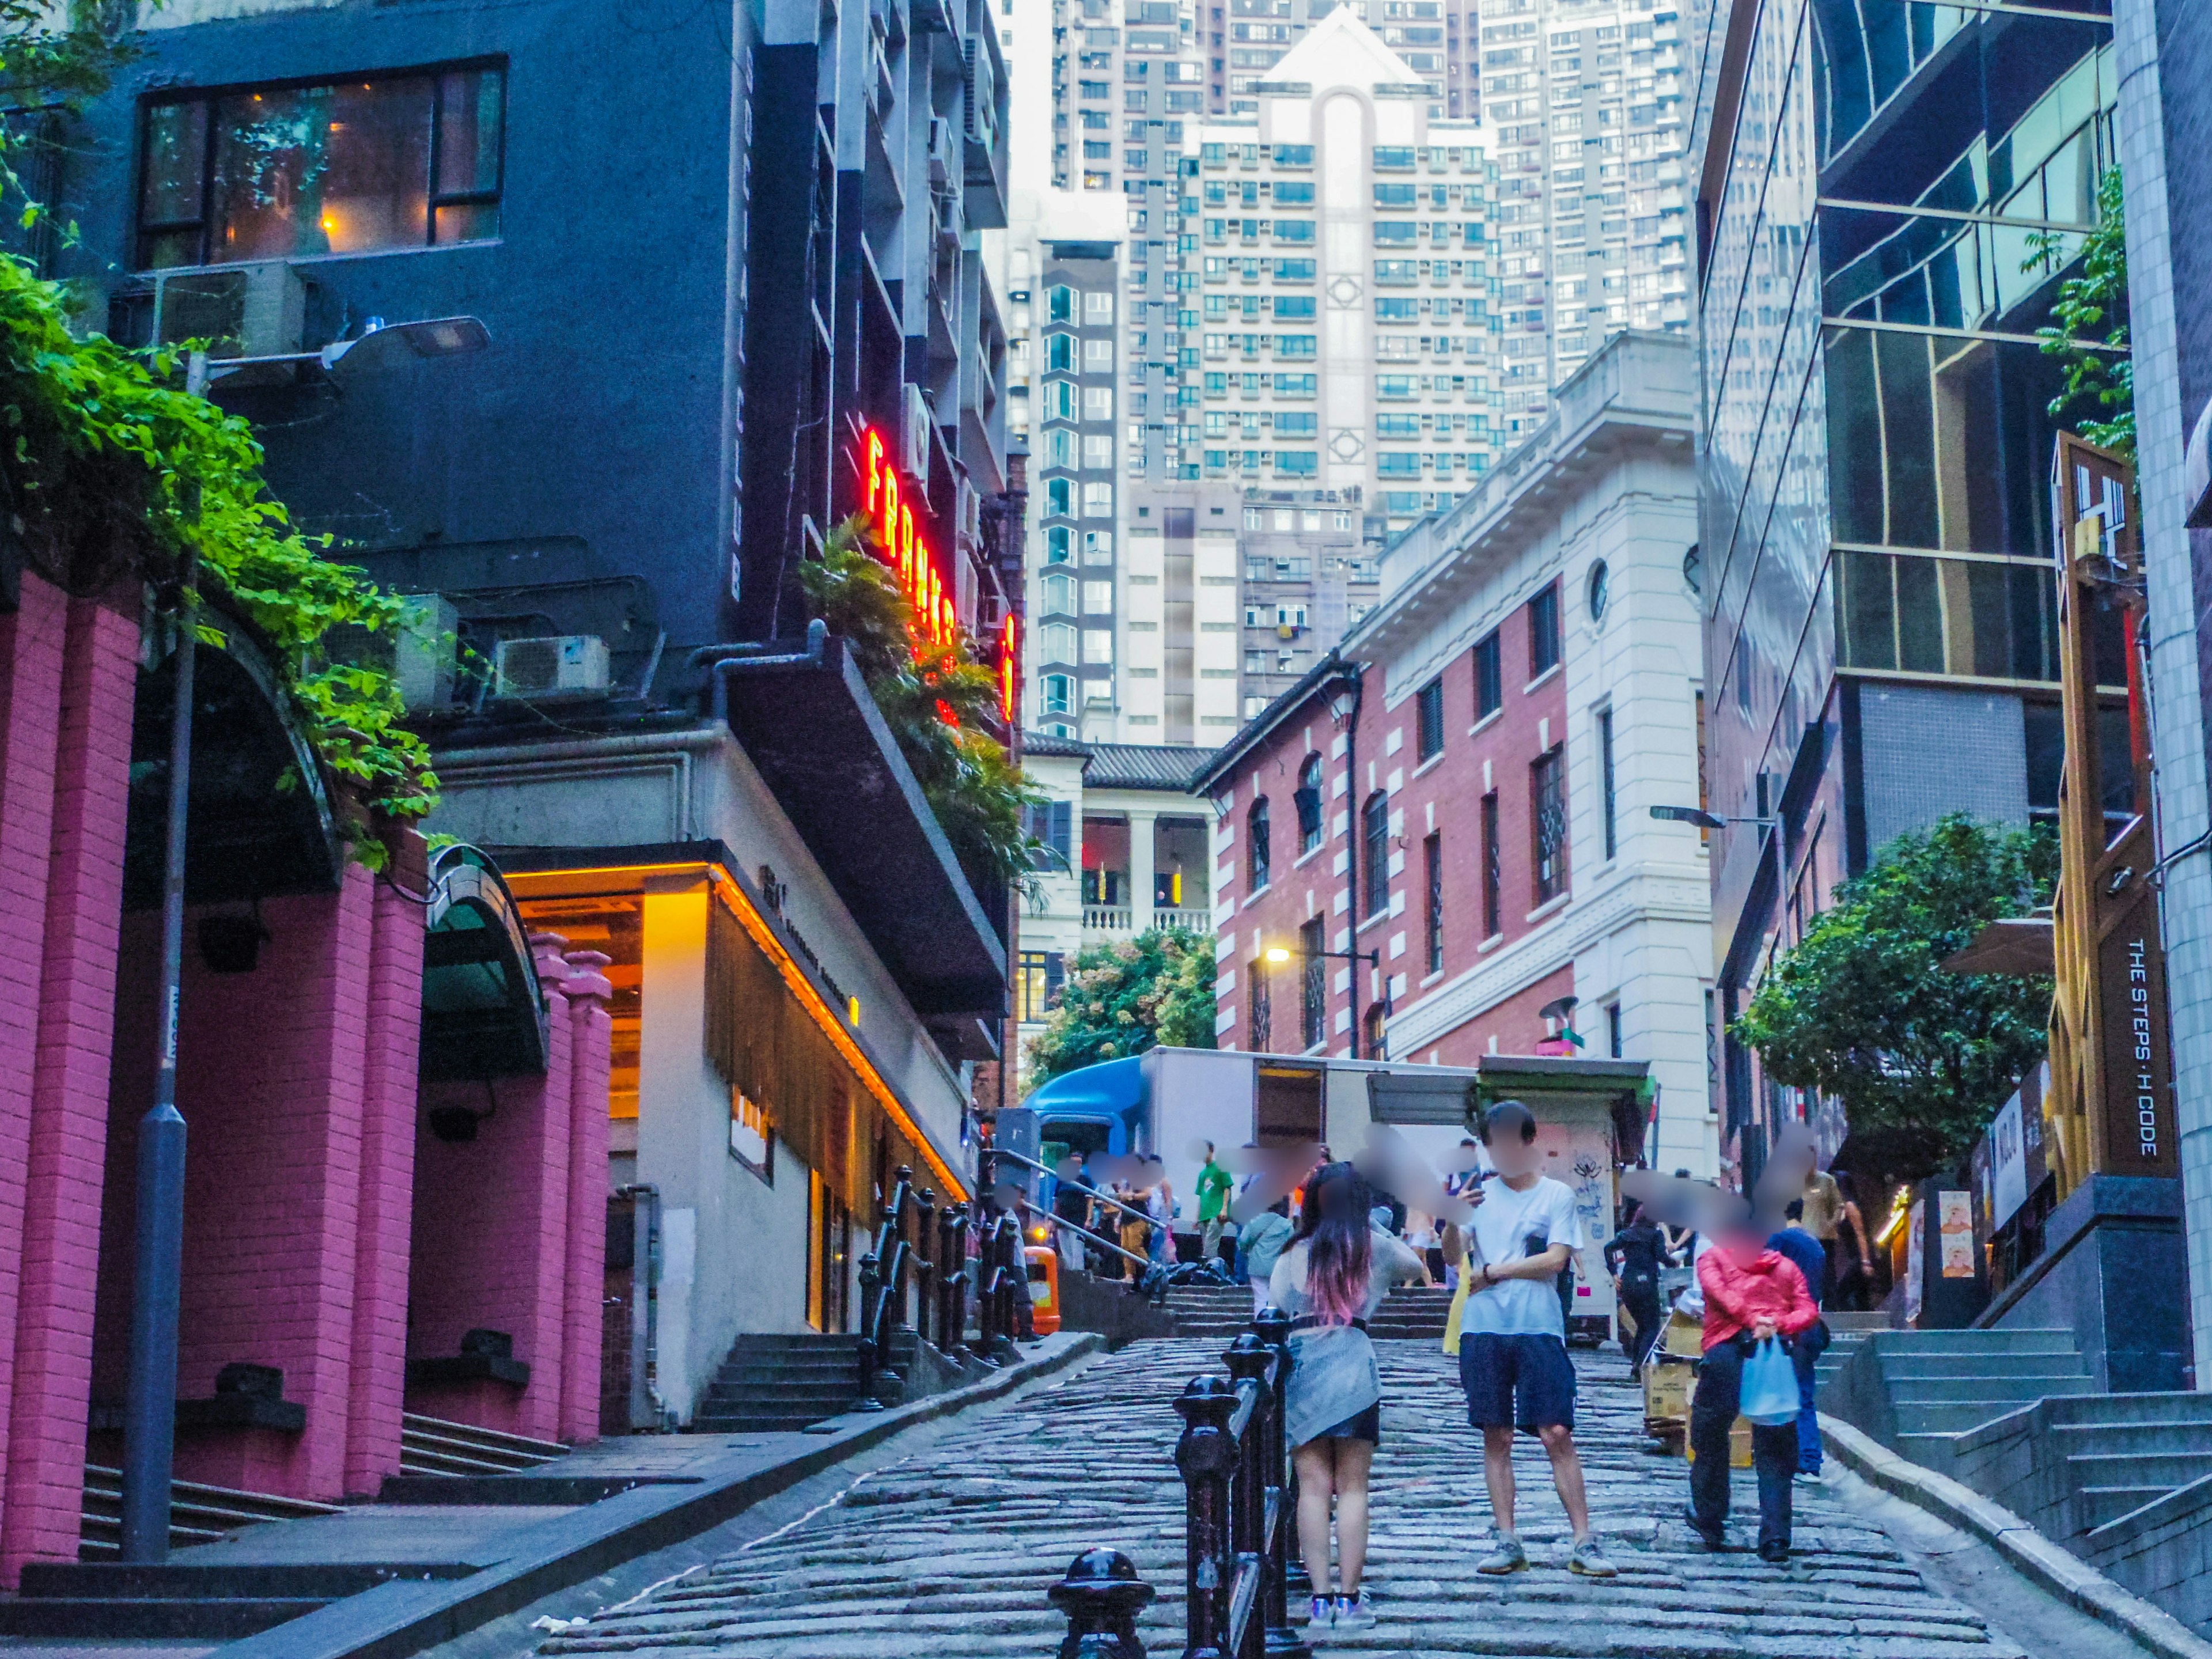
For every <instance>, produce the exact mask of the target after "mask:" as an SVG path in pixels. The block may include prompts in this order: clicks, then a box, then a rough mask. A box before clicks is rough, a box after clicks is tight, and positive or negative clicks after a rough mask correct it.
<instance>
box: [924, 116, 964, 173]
mask: <svg viewBox="0 0 2212 1659" xmlns="http://www.w3.org/2000/svg"><path fill="white" fill-rule="evenodd" d="M958 171H959V152H958V150H957V149H956V148H955V146H954V143H953V137H952V123H951V122H950V121H948V120H946V119H945V118H944V117H943V116H942V115H933V116H931V117H930V118H929V182H930V183H931V184H933V185H945V184H950V183H951V182H952V180H953V179H955V178H957V176H958Z"/></svg>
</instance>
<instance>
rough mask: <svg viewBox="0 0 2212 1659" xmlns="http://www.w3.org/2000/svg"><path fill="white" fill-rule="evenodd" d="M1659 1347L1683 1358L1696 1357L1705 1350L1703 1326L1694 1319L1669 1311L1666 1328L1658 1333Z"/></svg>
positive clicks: (1664, 1351) (1665, 1351) (1662, 1350)
mask: <svg viewBox="0 0 2212 1659" xmlns="http://www.w3.org/2000/svg"><path fill="white" fill-rule="evenodd" d="M1659 1349H1660V1352H1662V1353H1671V1354H1674V1355H1677V1356H1679V1357H1680V1358H1684V1359H1696V1358H1699V1356H1701V1355H1702V1354H1703V1353H1704V1352H1705V1327H1704V1325H1702V1324H1700V1323H1699V1322H1698V1321H1696V1320H1694V1319H1685V1318H1684V1317H1683V1316H1681V1315H1680V1314H1678V1313H1670V1314H1668V1316H1667V1328H1666V1329H1664V1330H1662V1332H1660V1334H1659Z"/></svg>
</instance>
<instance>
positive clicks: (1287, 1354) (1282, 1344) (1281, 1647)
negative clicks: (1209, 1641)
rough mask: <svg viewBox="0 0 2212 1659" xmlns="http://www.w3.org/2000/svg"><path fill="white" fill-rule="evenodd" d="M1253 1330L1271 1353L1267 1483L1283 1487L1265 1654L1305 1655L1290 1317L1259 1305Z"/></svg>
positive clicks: (1266, 1607)
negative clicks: (1297, 1570)
mask: <svg viewBox="0 0 2212 1659" xmlns="http://www.w3.org/2000/svg"><path fill="white" fill-rule="evenodd" d="M1252 1334H1254V1335H1255V1336H1256V1337H1258V1338H1259V1340H1260V1341H1261V1345H1262V1346H1265V1347H1266V1348H1267V1352H1269V1353H1270V1354H1271V1355H1273V1359H1274V1366H1273V1370H1271V1371H1270V1372H1269V1373H1268V1379H1267V1386H1268V1388H1269V1389H1271V1390H1272V1392H1273V1395H1274V1399H1273V1401H1271V1402H1270V1407H1269V1410H1268V1412H1267V1433H1266V1435H1265V1436H1264V1437H1263V1443H1262V1447H1261V1455H1262V1456H1263V1457H1264V1458H1265V1459H1266V1466H1267V1485H1269V1486H1279V1487H1280V1488H1281V1489H1282V1493H1283V1496H1282V1501H1281V1503H1280V1504H1279V1505H1278V1506H1277V1513H1278V1514H1279V1516H1281V1519H1280V1521H1279V1522H1278V1523H1277V1525H1276V1527H1275V1535H1274V1537H1273V1540H1271V1541H1269V1544H1268V1547H1267V1576H1266V1577H1264V1578H1263V1579H1261V1594H1262V1596H1263V1599H1262V1601H1261V1603H1260V1612H1261V1616H1262V1617H1263V1618H1264V1619H1265V1620H1266V1622H1267V1654H1268V1656H1269V1659H1308V1656H1310V1654H1311V1653H1312V1651H1313V1650H1312V1649H1311V1648H1310V1647H1308V1646H1307V1645H1306V1638H1305V1633H1304V1632H1303V1631H1301V1630H1299V1629H1298V1627H1297V1626H1295V1625H1293V1624H1291V1548H1292V1546H1293V1545H1295V1544H1296V1542H1297V1530H1298V1488H1297V1477H1296V1476H1294V1475H1293V1474H1291V1449H1290V1430H1289V1426H1288V1419H1287V1418H1286V1416H1285V1412H1286V1410H1287V1408H1288V1404H1289V1400H1290V1383H1291V1318H1290V1316H1289V1315H1288V1314H1286V1313H1285V1312H1284V1311H1283V1310H1281V1309H1280V1308H1277V1307H1272V1306H1271V1307H1268V1308H1266V1309H1263V1310H1261V1312H1260V1314H1259V1315H1258V1316H1257V1317H1255V1319H1254V1320H1253V1321H1252Z"/></svg>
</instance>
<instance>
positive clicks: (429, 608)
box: [323, 593, 460, 714]
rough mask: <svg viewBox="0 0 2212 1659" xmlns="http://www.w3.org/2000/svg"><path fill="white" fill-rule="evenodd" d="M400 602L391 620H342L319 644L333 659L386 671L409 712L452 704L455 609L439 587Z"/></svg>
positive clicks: (455, 667)
mask: <svg viewBox="0 0 2212 1659" xmlns="http://www.w3.org/2000/svg"><path fill="white" fill-rule="evenodd" d="M399 606H400V612H399V618H398V622H397V623H395V624H393V625H391V626H387V627H384V628H378V629H368V628H364V627H362V625H361V624H360V623H341V624H339V625H338V626H337V627H336V628H333V629H331V631H330V632H329V633H327V634H325V635H324V636H323V649H324V650H325V651H326V652H327V653H329V654H330V657H331V660H332V661H333V662H342V663H351V664H356V665H359V666H362V667H364V668H375V669H379V670H381V671H383V672H385V673H386V674H389V675H390V676H391V677H392V679H393V680H394V681H396V682H397V683H398V688H399V701H400V702H401V703H402V705H404V707H405V708H406V709H407V711H408V712H409V713H410V714H419V713H422V712H423V711H426V710H428V711H432V712H435V711H436V710H439V709H442V708H450V707H451V706H452V704H453V684H454V681H455V679H456V678H458V673H457V671H458V668H459V654H460V646H459V636H458V631H459V627H460V618H459V613H458V612H457V611H455V610H454V609H453V602H452V601H451V600H449V599H447V598H445V596H444V595H442V594H439V593H409V594H404V595H402V596H400V599H399Z"/></svg>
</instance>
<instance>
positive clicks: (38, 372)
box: [0, 0, 437, 863]
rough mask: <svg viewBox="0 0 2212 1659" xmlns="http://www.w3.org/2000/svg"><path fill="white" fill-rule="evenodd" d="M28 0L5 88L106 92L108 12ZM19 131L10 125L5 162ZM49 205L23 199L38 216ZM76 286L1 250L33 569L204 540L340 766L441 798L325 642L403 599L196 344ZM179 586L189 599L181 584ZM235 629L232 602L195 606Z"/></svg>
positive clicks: (20, 523)
mask: <svg viewBox="0 0 2212 1659" xmlns="http://www.w3.org/2000/svg"><path fill="white" fill-rule="evenodd" d="M49 16H50V14H49V13H48V12H47V11H46V10H45V9H43V8H40V7H36V6H33V5H30V4H27V3H25V0H0V88H13V89H15V90H18V91H21V90H23V89H25V88H31V87H38V88H44V89H45V91H46V94H48V95H58V96H61V97H63V98H64V99H69V98H74V97H77V96H82V95H84V94H89V93H93V92H96V91H98V90H99V89H100V88H101V87H102V86H104V85H105V84H106V76H107V75H108V73H109V71H110V70H112V67H113V65H114V64H116V63H118V62H120V61H122V60H123V58H125V57H127V56H128V53H129V48H128V46H127V44H118V42H117V41H116V40H114V39H113V38H112V37H111V36H109V35H107V34H106V33H102V32H101V31H100V30H98V29H95V28H93V27H89V26H84V27H77V26H76V25H75V24H74V23H73V24H72V26H71V27H70V28H68V29H64V30H56V29H53V28H52V27H49V26H48V23H47V19H48V18H49ZM16 142H18V141H16V140H14V139H12V138H10V137H9V136H8V134H7V132H6V131H5V129H0V176H4V182H5V184H6V185H9V187H11V188H13V189H14V190H15V191H18V192H20V191H21V185H20V182H19V181H18V180H17V179H16V178H15V173H14V171H13V168H12V167H11V166H10V165H9V154H10V146H11V145H12V144H13V143H16ZM39 212H40V209H39V208H38V206H37V204H33V206H32V207H30V208H27V209H26V210H25V212H24V215H23V218H24V222H26V223H29V222H33V221H34V220H35V219H36V218H37V217H38V216H39ZM71 309H72V307H71V299H70V295H69V293H68V291H67V290H66V289H64V287H63V286H62V285H61V284H59V283H52V282H48V281H46V280H44V279H42V278H40V276H38V275H37V274H36V273H35V272H34V271H33V270H32V269H31V267H30V266H29V265H28V264H26V263H25V262H24V261H22V260H21V259H19V258H13V257H6V256H0V489H4V492H5V498H6V499H5V501H4V502H0V512H4V513H5V514H6V517H7V519H8V521H9V522H8V528H9V529H10V530H12V531H13V532H14V533H15V535H16V536H18V537H19V538H21V541H22V544H23V546H24V550H25V553H26V556H27V560H28V562H30V563H31V565H32V566H33V568H35V569H37V570H38V571H40V574H44V575H46V577H47V578H48V579H49V580H52V581H54V582H55V583H57V584H58V586H62V587H64V588H66V589H68V590H69V591H70V592H80V593H89V592H103V591H105V590H106V589H108V588H110V587H111V586H113V585H114V584H115V583H117V582H118V581H149V582H153V583H155V585H156V586H167V587H169V588H171V589H172V590H173V589H175V588H176V586H177V585H178V583H179V578H180V576H181V574H182V567H183V555H184V553H185V550H186V549H187V548H190V549H191V550H194V551H195V552H196V553H197V564H198V574H197V577H196V578H195V582H196V585H197V587H198V588H199V589H200V593H199V597H200V598H202V599H204V600H208V601H212V602H213V604H214V605H215V606H216V608H217V609H218V610H219V611H225V612H228V613H229V614H231V615H233V616H234V617H237V618H239V619H240V621H241V622H242V623H243V624H244V625H245V626H246V627H249V628H251V629H252V630H253V631H254V632H255V633H256V634H257V635H258V636H259V638H260V640H261V641H262V642H263V643H264V645H265V646H266V647H268V648H269V649H268V654H269V656H270V660H271V662H272V664H273V665H275V666H276V671H277V672H278V674H279V675H280V677H281V678H282V680H283V686H284V690H285V691H286V692H287V694H288V695H289V697H290V698H291V700H292V702H293V705H294V708H295V713H296V714H297V715H298V717H299V719H300V721H301V727H302V729H303V730H304V731H305V732H306V733H307V738H308V740H309V741H310V743H311V744H313V747H314V749H315V751H316V753H317V755H318V756H319V757H320V759H321V760H322V762H323V763H324V764H325V765H326V766H328V767H329V768H330V769H331V771H332V772H333V773H335V774H336V775H337V776H338V777H339V778H341V779H343V780H344V781H347V782H349V783H350V784H351V785H352V786H354V787H353V791H352V793H353V794H354V796H355V797H356V799H357V800H358V801H359V802H360V804H361V805H362V807H363V808H365V809H366V810H367V811H368V812H369V813H371V814H380V815H384V816H387V817H396V818H412V817H420V816H421V815H422V814H423V813H425V812H427V811H429V810H430V808H431V806H432V805H434V804H435V799H436V790H437V779H436V776H435V774H434V773H433V772H432V771H431V769H430V756H429V750H428V748H427V747H426V746H425V745H424V744H423V743H422V739H421V738H418V737H416V735H415V734H414V733H412V732H409V731H407V730H405V729H404V726H403V725H402V724H401V722H402V720H403V718H404V710H403V708H402V706H401V703H400V700H399V693H398V686H397V684H395V683H394V682H393V681H392V678H390V677H389V676H388V675H386V674H384V673H382V672H380V671H377V670H375V669H373V668H366V667H360V666H356V665H349V664H345V663H341V662H337V661H333V660H332V659H331V658H330V656H329V655H328V653H326V652H325V649H324V641H325V636H326V635H328V634H329V632H330V630H331V629H332V628H334V627H337V626H338V625H339V624H342V623H351V624H356V625H358V626H360V627H363V628H367V629H382V628H387V627H397V626H398V623H399V620H400V616H401V604H400V602H399V601H398V599H393V598H392V597H390V596H388V595H386V594H384V593H381V592H378V590H377V589H376V588H374V586H370V585H369V584H368V582H367V581H366V580H364V579H363V575H362V572H361V571H359V570H357V569H356V568H352V567H350V566H347V565H343V564H340V563H337V562H335V561H332V560H330V559H327V558H325V557H324V556H322V555H321V553H320V551H319V549H321V548H325V547H327V546H329V544H330V543H329V538H318V539H317V540H315V541H313V542H311V541H310V540H309V539H308V538H305V537H303V536H301V534H299V533H298V532H296V531H295V530H294V529H293V527H292V526H291V524H290V521H289V519H288V518H287V516H286V513H285V511H284V507H283V503H281V502H279V501H276V499H275V498H274V497H272V496H271V495H270V494H269V491H268V488H267V486H266V484H265V483H264V481H263V477H262V471H261V467H262V451H261V447H260V445H259V444H258V443H257V442H256V441H254V438H253V435H252V430H251V429H250V428H249V427H248V426H247V424H246V422H245V421H243V420H241V419H240V418H239V417H237V416H232V415H228V414H226V413H225V412H224V411H223V410H222V409H221V408H219V407H217V406H216V404H213V403H211V402H210V401H209V400H208V399H206V398H202V397H198V396H196V395H194V394H192V393H191V392H186V391H185V390H183V389H182V388H181V386H179V380H180V379H181V373H182V367H183V363H182V356H181V354H180V353H179V351H177V350H173V349H163V350H157V351H154V352H151V353H147V354H143V355H139V354H134V353H132V352H130V351H126V350H125V349H124V348H122V347H120V346H118V345H116V344H115V343H112V341H110V340H108V339H106V338H105V337H102V336H100V335H97V334H94V335H89V336H88V337H84V338H82V339H80V338H77V337H76V336H75V335H73V334H72V332H71V331H70V320H71ZM169 597H170V599H172V600H174V599H177V598H179V595H178V594H177V593H176V592H171V594H170V595H169ZM198 616H199V619H200V624H201V627H202V629H203V632H204V635H206V636H207V637H209V638H210V640H211V641H216V642H220V641H221V639H222V634H221V631H220V628H219V626H218V625H217V624H216V620H215V613H214V612H212V611H210V609H209V608H208V605H205V604H203V605H201V606H200V607H199V609H198ZM347 829H348V833H349V837H350V838H351V839H352V840H353V842H354V843H355V846H356V853H357V855H358V856H360V857H362V859H363V860H365V861H368V862H370V863H377V862H380V860H381V855H382V848H381V847H380V844H379V843H378V842H376V840H375V839H374V834H373V826H372V825H370V824H368V823H349V824H348V825H347Z"/></svg>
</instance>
